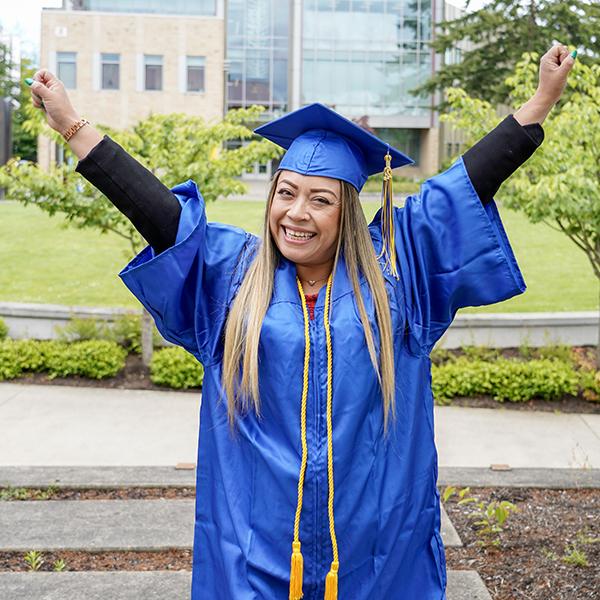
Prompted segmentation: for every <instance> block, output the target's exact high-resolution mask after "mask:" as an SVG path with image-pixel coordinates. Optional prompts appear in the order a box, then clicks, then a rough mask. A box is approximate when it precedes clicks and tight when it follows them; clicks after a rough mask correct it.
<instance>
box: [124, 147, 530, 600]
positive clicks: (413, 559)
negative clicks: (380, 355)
mask: <svg viewBox="0 0 600 600" xmlns="http://www.w3.org/2000/svg"><path fill="white" fill-rule="evenodd" d="M173 192H174V193H175V194H176V196H177V197H178V199H179V201H180V203H181V206H182V214H181V217H180V223H179V230H178V234H177V240H176V243H175V245H174V246H172V247H171V248H169V249H167V250H166V251H164V252H162V253H161V254H159V255H157V256H155V254H154V251H153V250H152V248H151V247H147V248H146V249H145V250H143V251H142V252H141V253H140V254H139V255H138V256H137V257H136V258H135V259H134V260H133V261H132V262H131V263H130V264H129V265H127V267H126V268H125V269H124V270H123V271H122V272H121V273H120V276H121V277H122V279H123V281H124V282H125V284H126V285H127V287H128V288H129V289H130V290H131V291H132V292H133V293H134V294H135V295H136V296H137V298H138V299H139V300H140V301H141V302H142V304H143V305H144V306H145V307H146V308H147V309H148V310H149V311H150V313H151V314H152V315H153V317H154V319H155V320H156V324H157V326H158V329H159V330H160V332H161V333H162V335H163V336H164V337H165V338H166V339H167V340H170V341H171V342H173V343H175V344H179V345H181V346H183V347H184V348H185V349H187V350H188V351H189V352H191V353H192V354H193V355H194V356H196V357H197V358H198V360H200V361H201V362H202V363H203V365H204V369H205V378H204V385H203V395H202V404H201V411H200V438H199V448H198V469H197V501H196V521H195V537H194V561H193V578H192V599H193V600H200V599H205V598H206V599H208V598H210V599H224V600H230V599H235V600H263V599H264V600H273V599H281V600H284V599H287V598H288V589H289V574H290V555H291V542H292V538H293V524H294V514H295V509H296V501H297V495H296V494H297V485H298V474H299V468H300V460H301V439H300V403H301V394H302V375H303V356H304V330H303V327H304V325H303V313H302V307H301V302H300V298H299V295H298V289H297V286H296V280H295V276H296V272H295V266H294V264H293V263H290V262H289V261H287V260H285V259H282V260H281V261H280V264H279V266H278V268H277V271H276V273H275V287H274V293H273V298H272V300H271V304H270V306H269V309H268V311H267V314H266V316H265V319H264V324H263V328H262V334H261V341H260V347H259V369H260V371H259V373H260V394H261V402H262V414H261V418H257V417H256V415H255V414H254V412H253V411H251V412H249V413H248V414H245V415H243V416H242V417H240V418H239V420H238V427H237V433H236V435H235V436H234V437H232V436H231V434H230V430H229V426H228V422H227V411H226V403H225V401H224V399H223V395H222V391H221V383H220V382H221V372H222V371H221V369H222V353H223V344H222V335H223V332H224V323H225V319H226V316H227V310H228V307H229V306H230V304H231V302H232V300H233V298H234V297H235V294H236V291H237V290H238V288H239V286H240V283H241V281H242V279H243V277H244V273H245V272H246V269H247V267H248V265H249V262H250V260H251V258H252V255H253V252H254V251H255V250H256V245H257V243H258V240H257V238H256V237H255V236H253V235H251V234H248V233H246V232H244V231H243V230H241V229H239V228H236V227H232V226H229V225H222V224H218V223H207V221H206V215H205V211H204V203H203V200H202V197H201V195H200V193H199V192H198V190H197V188H196V185H195V184H194V183H193V182H192V181H188V182H186V183H183V184H181V185H178V186H176V187H175V188H174V189H173ZM394 219H395V227H396V245H397V248H396V250H397V259H398V267H399V273H400V277H399V279H398V280H396V279H394V278H393V277H391V276H390V275H388V274H387V273H386V274H385V280H386V286H387V290H388V295H389V299H390V308H391V314H392V324H393V332H394V346H395V347H394V350H395V361H396V386H397V394H396V413H397V419H396V421H395V423H392V426H391V430H390V433H389V436H388V438H387V439H384V438H383V412H382V400H381V392H380V389H379V386H378V384H377V378H376V375H375V372H374V370H373V368H372V365H371V361H370V358H369V354H368V351H367V347H366V343H365V340H364V334H363V329H362V325H361V321H360V318H359V314H358V309H357V306H356V302H355V297H354V293H353V290H352V285H351V282H350V281H349V278H348V276H347V272H346V268H345V264H344V260H343V257H342V259H341V260H340V261H339V264H338V269H337V272H336V274H335V279H334V286H333V292H332V309H331V335H332V343H333V449H334V450H333V456H334V481H335V504H334V511H335V526H336V531H337V540H338V547H339V556H340V571H339V598H340V600H349V599H352V600H381V599H382V598H386V599H389V600H416V599H418V600H442V599H444V598H445V586H446V563H445V555H444V547H443V544H442V539H441V537H440V532H439V529H440V498H439V493H438V491H437V488H436V481H437V453H436V448H435V444H434V424H433V397H432V393H431V375H430V366H431V365H430V359H429V353H430V351H431V349H432V347H433V345H434V344H435V342H436V341H437V340H438V339H439V338H440V336H441V335H442V334H443V333H444V331H445V330H446V329H447V327H448V326H449V325H450V323H451V321H452V319H453V317H454V315H455V313H456V311H457V309H458V308H461V307H464V306H471V305H482V304H490V303H494V302H499V301H501V300H504V299H506V298H509V297H511V296H513V295H515V294H518V293H521V292H523V291H524V290H525V284H524V282H523V278H522V276H521V273H520V271H519V268H518V266H517V263H516V260H515V258H514V255H513V253H512V250H511V248H510V246H509V242H508V240H507V237H506V234H505V232H504V229H503V226H502V223H501V221H500V217H499V215H498V211H497V209H496V206H495V204H494V203H493V202H492V203H490V204H487V205H486V206H483V205H482V204H481V202H480V200H479V199H478V197H477V195H476V192H475V190H474V189H473V187H472V185H471V182H470V180H469V177H468V175H467V172H466V170H465V167H464V164H463V161H462V159H459V160H458V161H457V162H456V163H454V165H453V166H452V167H450V169H449V170H447V171H446V172H444V173H442V174H440V175H438V176H436V177H433V178H432V179H430V180H428V181H427V182H425V183H424V184H423V186H422V188H421V192H420V194H419V195H418V196H412V197H410V198H408V200H407V201H406V203H405V206H404V207H403V208H402V209H400V208H396V209H395V214H394ZM369 229H370V232H371V236H372V239H373V243H374V246H375V250H376V252H377V253H379V250H380V248H381V236H380V224H379V213H378V215H377V216H376V217H375V219H374V221H373V223H372V224H371V225H370V226H369ZM362 290H363V294H364V297H365V302H366V307H367V311H368V313H369V314H370V315H371V317H372V323H373V325H375V318H374V316H373V315H374V312H373V304H372V300H371V297H370V294H369V292H368V288H367V286H366V284H365V283H364V280H363V286H362ZM324 297H325V288H323V289H322V290H321V293H320V294H319V296H318V300H317V304H316V307H315V318H314V320H312V321H311V322H310V336H311V357H310V380H309V381H310V383H309V397H308V405H307V443H308V467H307V472H306V479H305V485H304V502H303V508H302V515H301V522H300V540H301V542H302V554H303V556H304V586H303V590H304V598H305V599H306V600H312V599H319V600H322V598H323V594H324V583H325V576H326V574H327V571H328V570H329V566H330V562H331V559H332V548H331V542H330V537H329V523H328V515H327V497H328V486H327V430H326V383H327V373H326V356H327V355H326V343H325V331H324V326H323V310H324V299H325V298H324ZM374 330H375V331H374V333H375V338H376V345H377V346H378V343H379V341H378V337H377V334H376V327H375V326H374Z"/></svg>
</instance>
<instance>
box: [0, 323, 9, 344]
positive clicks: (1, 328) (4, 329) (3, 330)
mask: <svg viewBox="0 0 600 600" xmlns="http://www.w3.org/2000/svg"><path fill="white" fill-rule="evenodd" d="M7 335H8V325H7V324H6V323H5V322H4V321H3V320H2V319H0V341H1V340H3V339H5V338H6V336H7Z"/></svg>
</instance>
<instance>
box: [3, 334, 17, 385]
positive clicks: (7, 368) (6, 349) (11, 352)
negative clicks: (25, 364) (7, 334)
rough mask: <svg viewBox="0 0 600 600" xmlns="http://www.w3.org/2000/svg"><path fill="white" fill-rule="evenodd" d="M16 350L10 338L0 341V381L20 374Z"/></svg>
mask: <svg viewBox="0 0 600 600" xmlns="http://www.w3.org/2000/svg"><path fill="white" fill-rule="evenodd" d="M21 371H22V369H21V366H20V364H19V360H18V354H17V350H16V348H15V346H14V344H13V343H12V342H11V341H10V340H5V341H0V381H5V380H6V379H14V378H15V377H19V375H21Z"/></svg>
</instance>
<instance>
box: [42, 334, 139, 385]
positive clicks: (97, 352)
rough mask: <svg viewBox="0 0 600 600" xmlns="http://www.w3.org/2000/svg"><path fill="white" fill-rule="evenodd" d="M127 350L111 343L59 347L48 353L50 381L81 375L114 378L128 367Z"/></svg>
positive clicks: (47, 363)
mask: <svg viewBox="0 0 600 600" xmlns="http://www.w3.org/2000/svg"><path fill="white" fill-rule="evenodd" d="M126 357H127V351H126V350H125V349H124V348H121V347H120V346H119V345H118V344H115V343H114V342H109V341H107V340H87V341H84V342H74V343H72V344H64V343H63V344H60V343H58V344H56V343H55V345H54V346H53V347H51V350H50V351H49V352H47V353H46V357H45V370H46V371H47V372H48V376H49V377H50V378H55V377H68V376H70V375H79V376H81V377H89V378H90V379H104V378H105V377H113V376H115V375H116V374H117V373H118V372H119V371H121V370H122V369H123V367H124V366H125V358H126Z"/></svg>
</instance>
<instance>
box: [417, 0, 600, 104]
mask: <svg viewBox="0 0 600 600" xmlns="http://www.w3.org/2000/svg"><path fill="white" fill-rule="evenodd" d="M467 4H468V3H467ZM599 30H600V5H599V4H598V3H597V2H590V1H589V0H572V1H571V2H562V1H561V0H528V1H527V2H522V1H521V0H490V1H489V2H486V5H485V7H483V8H482V9H480V10H477V11H474V12H468V13H465V14H464V15H463V17H462V18H459V19H456V20H453V21H447V22H445V23H442V24H441V26H440V31H439V33H438V34H437V35H436V37H435V39H434V40H433V41H432V43H431V46H432V47H433V48H434V49H435V51H436V52H437V53H439V54H441V55H442V56H443V55H444V54H445V53H446V52H447V51H454V49H455V48H463V50H462V60H461V61H460V62H458V63H452V62H447V63H446V64H444V65H443V66H442V68H441V69H440V70H438V71H436V73H435V74H433V75H432V77H431V78H430V79H429V80H427V81H426V82H425V83H424V84H423V85H421V86H420V87H418V88H417V89H416V90H415V93H423V92H426V93H431V92H433V91H434V90H439V91H443V90H445V89H448V88H451V87H453V86H457V87H461V88H463V89H464V90H466V91H467V93H468V94H469V95H470V96H472V97H474V98H480V99H484V100H488V101H489V102H492V103H494V104H496V103H505V102H506V101H507V98H508V96H509V93H510V89H511V88H510V87H509V86H508V84H507V83H506V82H505V80H506V78H507V77H508V76H509V75H510V74H511V73H512V72H513V69H514V67H515V64H516V63H517V62H518V61H519V60H520V58H521V56H522V54H523V52H532V51H534V52H538V53H544V52H545V51H546V50H547V49H548V46H549V45H550V43H551V42H552V40H555V39H558V41H559V42H561V43H563V44H568V45H570V46H571V47H575V48H577V49H578V50H579V55H578V57H577V60H578V61H579V62H581V61H583V62H584V63H585V64H588V65H590V64H592V63H594V62H597V61H598V58H599V57H600V37H599V36H598V31H599ZM557 36H558V37H557ZM464 48H469V49H468V50H465V49H464Z"/></svg>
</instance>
